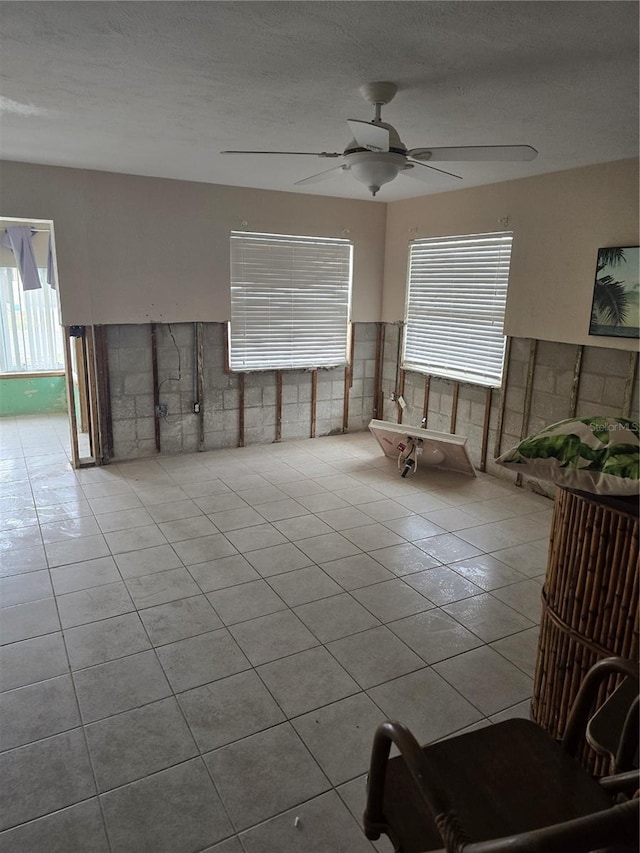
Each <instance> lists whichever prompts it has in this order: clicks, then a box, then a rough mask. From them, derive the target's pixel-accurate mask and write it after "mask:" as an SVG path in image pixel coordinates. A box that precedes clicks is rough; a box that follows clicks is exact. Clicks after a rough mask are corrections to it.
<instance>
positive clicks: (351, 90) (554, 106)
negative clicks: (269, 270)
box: [0, 0, 638, 201]
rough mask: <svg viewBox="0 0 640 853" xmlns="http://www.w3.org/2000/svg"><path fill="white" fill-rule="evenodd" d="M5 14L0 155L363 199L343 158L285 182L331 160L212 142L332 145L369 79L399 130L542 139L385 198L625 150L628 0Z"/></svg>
mask: <svg viewBox="0 0 640 853" xmlns="http://www.w3.org/2000/svg"><path fill="white" fill-rule="evenodd" d="M0 26H1V32H2V34H1V37H0V39H1V40H0V49H1V53H0V56H1V59H0V75H1V83H0V96H1V101H0V105H1V106H2V118H1V124H0V144H1V149H0V153H1V154H2V157H3V158H4V159H9V160H22V161H27V162H33V163H47V164H54V165H60V166H75V167H83V168H89V169H104V170H108V171H115V172H125V173H131V174H138V175H153V176H159V177H166V178H179V179H184V180H191V181H204V182H207V183H217V184H229V185H235V186H250V187H262V188H266V189H274V190H287V191H296V190H298V191H300V192H307V193H318V194H322V195H334V196H344V197H351V198H367V197H369V196H368V194H367V190H366V188H365V187H364V186H362V185H361V184H358V183H357V182H356V181H355V180H354V179H353V178H352V177H351V176H349V175H343V174H340V173H338V174H336V176H335V177H332V178H331V179H330V180H328V181H325V182H322V183H318V184H312V185H310V186H306V187H301V188H296V187H294V186H293V183H294V181H296V180H300V179H301V178H304V177H306V176H308V175H311V174H313V173H315V172H319V171H322V170H323V169H326V168H329V167H330V166H332V165H334V164H335V163H336V161H327V160H319V159H315V158H312V157H309V158H306V157H295V158H287V157H280V156H271V157H267V156H247V157H233V156H222V155H220V154H219V153H218V152H219V151H220V150H222V149H226V148H260V149H280V150H281V149H285V150H300V151H342V150H343V149H344V147H345V146H346V144H347V142H348V141H349V139H350V134H349V131H348V128H347V125H346V124H345V120H346V119H347V118H360V119H365V120H369V119H370V118H372V117H373V111H372V107H371V106H370V105H369V104H367V103H366V102H365V101H364V100H363V99H362V97H361V95H360V94H359V91H358V87H359V86H360V85H361V84H362V83H365V82H367V81H374V80H391V81H394V82H395V83H397V84H398V87H399V91H398V94H397V95H396V98H395V100H394V101H393V102H392V103H391V104H389V105H388V106H387V107H385V108H384V109H383V113H382V116H383V119H384V120H386V121H388V122H390V123H391V124H393V125H394V126H395V127H396V129H397V130H398V132H399V134H400V137H401V138H402V140H403V142H404V143H405V144H406V145H407V146H408V147H410V148H414V147H435V146H446V145H492V144H517V143H520V144H522V143H524V144H529V145H533V146H534V147H535V148H537V149H538V150H539V152H540V153H539V156H538V158H537V160H534V161H533V162H531V163H501V164H500V163H496V164H460V163H456V164H452V166H449V165H448V164H442V167H443V168H450V169H451V171H457V172H458V173H459V174H460V175H462V176H463V178H464V182H463V183H461V182H458V181H453V180H451V179H448V178H443V177H440V176H437V175H436V174H435V173H433V174H432V173H428V174H429V175H431V174H432V183H430V184H426V183H423V182H419V181H417V180H411V179H408V178H405V177H404V176H400V177H398V178H397V179H396V180H395V181H393V183H391V184H388V185H386V186H385V187H383V189H382V190H381V192H380V194H379V196H378V198H379V199H380V200H381V201H389V200H393V199H399V198H408V197H411V196H417V195H426V194H428V193H430V192H441V191H443V190H449V189H458V188H459V187H460V186H463V187H464V186H475V185H478V184H486V183H494V182H496V181H502V180H509V179H512V178H518V177H526V176H528V175H535V174H540V173H544V172H552V171H556V170H559V169H568V168H572V167H575V166H582V165H587V164H591V163H599V162H606V161H610V160H616V159H621V158H626V157H633V156H637V155H638V5H637V4H636V3H635V2H616V0H605V2H598V1H597V0H595V2H592V0H589V1H588V2H574V0H568V2H565V1H564V0H552V2H526V0H525V1H524V2H518V1H517V0H506V1H505V2H454V0H450V1H449V2H439V0H422V2H420V0H412V1H411V2H295V3H290V2H243V0H240V1H239V2H69V3H68V2H2V3H0ZM439 165H440V164H439Z"/></svg>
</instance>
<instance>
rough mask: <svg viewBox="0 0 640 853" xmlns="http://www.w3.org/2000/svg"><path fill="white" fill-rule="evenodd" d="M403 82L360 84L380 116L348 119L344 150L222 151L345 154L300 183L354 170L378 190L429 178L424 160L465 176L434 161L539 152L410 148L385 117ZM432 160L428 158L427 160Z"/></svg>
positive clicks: (512, 158) (515, 158) (516, 157)
mask: <svg viewBox="0 0 640 853" xmlns="http://www.w3.org/2000/svg"><path fill="white" fill-rule="evenodd" d="M397 91H398V87H397V86H396V84H395V83H388V82H385V83H366V84H365V85H364V86H361V87H360V92H361V94H362V96H363V98H364V99H365V100H366V101H368V102H369V103H370V104H373V106H374V107H375V116H374V117H373V119H372V120H371V121H361V120H359V119H349V120H348V121H347V124H348V125H349V129H350V130H351V133H352V134H353V139H352V140H351V142H349V144H348V145H347V147H346V148H345V149H344V151H343V152H342V153H340V152H338V151H335V152H327V151H320V152H314V151H221V152H220V153H221V154H284V155H287V156H302V157H327V158H335V157H342V158H343V162H342V163H341V164H340V165H339V166H334V167H333V168H332V169H326V170H325V171H324V172H318V173H317V174H315V175H310V176H309V177H308V178H303V179H302V180H301V181H296V182H295V184H296V186H303V185H304V184H313V183H316V181H323V180H325V179H326V178H330V177H331V176H332V175H333V173H334V172H349V173H350V174H351V175H353V177H354V178H355V179H356V180H357V181H360V183H362V184H364V185H365V186H366V187H368V189H369V191H370V192H371V195H373V196H375V194H376V193H377V192H378V190H379V189H380V187H381V186H382V185H383V184H387V183H389V181H392V180H393V179H394V178H395V177H396V176H397V175H405V176H407V177H412V178H418V179H422V180H429V178H428V175H427V173H426V172H422V171H421V169H416V166H421V167H424V168H426V169H431V170H432V171H435V172H441V173H442V174H444V175H449V176H450V177H451V178H456V179H457V180H462V177H461V176H460V175H455V174H453V172H446V171H445V170H444V169H438V168H437V167H436V166H431V165H430V164H431V163H432V162H434V161H435V162H440V161H442V162H453V161H460V162H463V161H464V162H480V161H485V162H486V161H505V162H507V161H509V162H523V161H525V160H534V159H535V158H536V157H537V156H538V152H537V151H536V149H535V148H532V147H531V146H530V145H476V146H468V145H467V146H462V147H457V148H409V149H407V148H406V147H405V145H404V144H403V142H402V141H401V140H400V137H399V136H398V132H397V131H396V129H395V128H394V127H392V126H391V125H390V124H387V123H386V122H384V121H382V119H381V118H380V112H381V109H382V107H383V106H384V105H385V104H388V103H389V101H391V100H392V99H393V97H394V96H395V94H396V92H397ZM427 160H428V161H429V162H428V163H427V162H425V161H427Z"/></svg>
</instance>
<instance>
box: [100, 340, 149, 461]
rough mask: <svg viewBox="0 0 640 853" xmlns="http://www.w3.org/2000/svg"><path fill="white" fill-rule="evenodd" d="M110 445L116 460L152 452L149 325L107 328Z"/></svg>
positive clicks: (146, 454)
mask: <svg viewBox="0 0 640 853" xmlns="http://www.w3.org/2000/svg"><path fill="white" fill-rule="evenodd" d="M106 328H107V348H108V353H109V384H110V390H111V417H112V421H113V444H114V450H115V454H116V458H118V459H131V458H134V457H137V456H151V455H152V454H153V453H154V452H155V441H154V419H153V371H152V364H151V329H150V326H147V325H144V326H134V325H131V326H107V327H106Z"/></svg>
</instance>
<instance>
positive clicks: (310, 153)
mask: <svg viewBox="0 0 640 853" xmlns="http://www.w3.org/2000/svg"><path fill="white" fill-rule="evenodd" d="M220 153H221V154H286V155H287V156H292V155H294V156H301V157H342V154H341V153H340V152H338V151H221V152H220Z"/></svg>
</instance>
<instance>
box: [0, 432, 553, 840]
mask: <svg viewBox="0 0 640 853" xmlns="http://www.w3.org/2000/svg"><path fill="white" fill-rule="evenodd" d="M65 436H66V421H65V419H64V418H53V417H50V418H28V419H21V420H14V419H11V418H5V419H3V420H2V421H0V441H1V443H2V457H1V462H0V482H1V484H2V493H1V497H0V512H1V515H0V518H1V523H0V605H1V606H2V610H1V611H0V641H1V643H2V646H1V648H0V687H1V689H2V693H1V694H0V712H1V713H2V721H1V723H0V747H1V749H2V753H1V755H0V774H1V775H2V778H3V786H2V794H0V821H1V822H0V829H2V830H4V832H2V834H1V835H0V846H2V850H3V851H5V853H51V851H64V853H103V851H111V853H143V851H149V853H197V851H207V853H214V851H215V852H216V853H242V851H244V852H245V853H276V851H277V853H359V851H366V850H369V851H372V850H373V849H374V848H375V849H377V850H379V851H385V850H386V851H388V850H390V846H389V845H388V844H387V843H386V841H385V840H381V841H380V842H377V843H376V844H375V845H371V844H370V842H368V841H367V840H366V839H365V837H364V835H363V834H362V832H361V830H360V828H359V823H360V816H361V813H362V809H363V804H364V773H365V771H366V768H367V762H368V754H369V749H370V744H371V739H372V736H373V732H374V729H375V727H376V725H377V723H378V722H379V721H381V720H383V719H385V718H389V717H390V718H395V719H399V720H402V721H404V722H405V723H406V724H407V725H409V727H410V728H411V729H412V730H413V731H414V733H415V734H416V736H417V737H418V739H419V740H421V741H422V742H427V741H431V740H435V739H439V738H443V737H446V736H448V735H450V734H452V733H453V732H456V731H461V730H463V729H466V728H469V727H476V726H478V725H491V724H492V723H493V722H494V721H496V720H499V719H504V718H505V717H508V716H510V715H527V713H528V702H527V699H528V697H529V695H530V692H531V677H532V674H533V664H534V660H535V653H536V642H537V625H538V621H539V611H540V588H541V583H542V577H543V573H544V569H545V563H546V547H547V539H548V531H549V525H550V520H551V503H550V501H548V500H547V499H545V498H542V497H538V496H536V495H533V494H531V493H528V492H524V491H522V490H521V489H517V488H516V487H515V486H512V485H510V484H508V483H506V482H503V481H501V480H497V479H495V478H491V477H488V476H485V475H480V476H479V477H478V478H477V479H475V480H474V479H470V478H467V477H463V476H461V475H454V474H447V473H444V472H431V473H429V472H428V471H420V472H419V473H418V475H417V476H415V477H414V478H412V479H410V480H402V479H401V478H400V477H399V475H398V472H397V470H396V466H395V464H394V463H393V462H391V461H389V460H387V459H385V458H384V457H382V456H381V454H380V451H379V449H378V447H377V445H376V443H375V442H374V440H373V439H372V438H371V437H370V436H369V434H368V433H360V434H356V435H349V436H334V437H329V438H322V439H316V440H309V441H299V442H291V443H286V444H273V445H268V446H260V447H250V448H244V449H238V450H222V451H215V452H206V453H200V454H193V455H183V456H179V457H158V458H156V459H153V460H148V461H139V462H130V463H123V464H119V465H110V466H108V467H105V468H94V469H86V470H81V471H77V472H74V471H72V470H71V468H70V466H69V464H68V461H67V451H66V449H65V445H66V442H65ZM296 818H299V821H298V822H297V824H296V820H295V819H296Z"/></svg>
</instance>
